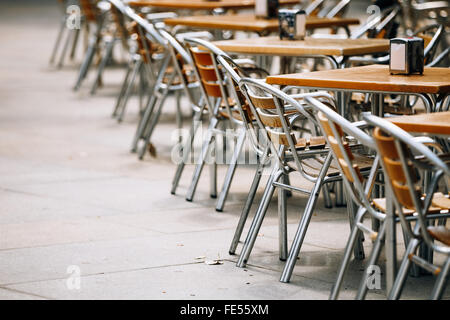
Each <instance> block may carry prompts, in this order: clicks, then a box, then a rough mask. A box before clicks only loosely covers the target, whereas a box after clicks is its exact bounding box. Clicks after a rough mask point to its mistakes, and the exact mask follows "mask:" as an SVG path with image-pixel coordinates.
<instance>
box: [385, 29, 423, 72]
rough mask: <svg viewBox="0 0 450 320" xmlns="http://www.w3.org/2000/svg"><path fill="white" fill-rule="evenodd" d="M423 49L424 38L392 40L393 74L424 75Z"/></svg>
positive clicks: (390, 63) (391, 64) (391, 67)
mask: <svg viewBox="0 0 450 320" xmlns="http://www.w3.org/2000/svg"><path fill="white" fill-rule="evenodd" d="M423 47H424V42H423V39H422V38H418V37H409V38H395V39H391V40H390V62H389V71H390V73H391V74H403V75H409V74H422V73H423V64H424V61H423V59H424V58H423V57H424V54H423Z"/></svg>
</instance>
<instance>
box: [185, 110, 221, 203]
mask: <svg viewBox="0 0 450 320" xmlns="http://www.w3.org/2000/svg"><path fill="white" fill-rule="evenodd" d="M218 123H219V121H218V120H217V119H216V118H211V120H210V123H209V127H208V132H207V134H206V139H205V140H204V142H203V146H202V151H201V154H200V157H199V159H198V163H197V166H196V167H195V172H194V176H193V178H192V182H191V185H190V186H189V189H188V192H187V195H186V200H187V201H192V198H193V197H194V193H195V189H196V188H197V184H198V181H199V180H200V175H201V173H202V170H203V166H204V164H205V161H206V157H207V155H208V151H209V148H210V145H211V142H212V140H213V139H214V134H213V129H215V128H216V126H217V124H218Z"/></svg>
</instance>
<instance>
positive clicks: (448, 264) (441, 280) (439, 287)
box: [431, 258, 450, 300]
mask: <svg viewBox="0 0 450 320" xmlns="http://www.w3.org/2000/svg"><path fill="white" fill-rule="evenodd" d="M449 269H450V258H447V261H445V264H444V266H443V267H442V269H441V272H440V273H439V275H438V278H437V280H436V283H435V284H434V288H433V291H432V292H431V300H440V299H441V298H442V294H443V293H444V289H445V287H446V285H447V282H448V271H449Z"/></svg>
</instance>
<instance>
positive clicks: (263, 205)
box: [237, 166, 283, 268]
mask: <svg viewBox="0 0 450 320" xmlns="http://www.w3.org/2000/svg"><path fill="white" fill-rule="evenodd" d="M274 169H276V170H277V171H276V172H273V171H272V172H273V173H272V174H271V175H270V178H269V181H268V182H267V185H266V188H265V190H264V194H263V197H262V199H261V202H260V203H259V206H258V209H257V211H256V214H255V216H254V218H253V221H252V224H251V226H250V230H249V232H248V234H247V237H246V239H245V243H244V246H243V248H242V252H241V255H240V256H239V259H238V262H237V266H238V267H240V268H243V267H245V265H246V264H247V261H248V258H249V256H250V253H251V251H252V249H253V245H254V244H255V241H256V238H257V236H258V232H259V229H260V228H261V224H262V222H263V220H264V217H265V215H266V212H267V207H268V206H269V203H270V200H271V199H272V195H273V193H274V191H275V187H274V185H273V182H275V181H278V178H279V177H280V176H281V174H282V173H283V172H282V171H281V170H278V166H275V167H274Z"/></svg>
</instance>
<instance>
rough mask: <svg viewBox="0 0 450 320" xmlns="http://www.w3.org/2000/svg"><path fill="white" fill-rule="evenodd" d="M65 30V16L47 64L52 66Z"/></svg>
mask: <svg viewBox="0 0 450 320" xmlns="http://www.w3.org/2000/svg"><path fill="white" fill-rule="evenodd" d="M65 28H66V16H65V15H64V17H63V18H62V19H61V26H60V28H59V31H58V35H57V36H56V41H55V45H54V46H53V50H52V55H51V56H50V61H49V63H50V64H52V63H53V61H55V57H56V52H57V51H58V47H59V43H60V42H61V38H62V36H63V33H64V30H65Z"/></svg>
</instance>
